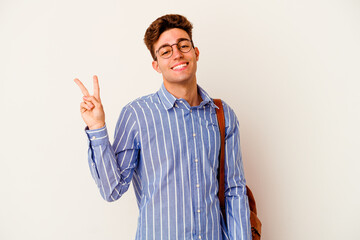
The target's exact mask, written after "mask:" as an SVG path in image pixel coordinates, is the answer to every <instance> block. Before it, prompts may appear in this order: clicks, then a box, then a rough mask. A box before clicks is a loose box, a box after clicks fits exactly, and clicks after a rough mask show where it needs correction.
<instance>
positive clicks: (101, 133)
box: [85, 124, 109, 146]
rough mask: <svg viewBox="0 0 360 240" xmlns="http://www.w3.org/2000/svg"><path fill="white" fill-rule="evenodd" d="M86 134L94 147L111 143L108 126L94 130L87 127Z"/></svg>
mask: <svg viewBox="0 0 360 240" xmlns="http://www.w3.org/2000/svg"><path fill="white" fill-rule="evenodd" d="M85 132H86V135H87V136H88V138H89V141H90V143H91V145H92V146H98V145H101V144H104V143H106V142H108V141H109V137H108V132H107V128H106V124H105V126H104V127H102V128H99V129H92V130H89V127H87V126H86V128H85Z"/></svg>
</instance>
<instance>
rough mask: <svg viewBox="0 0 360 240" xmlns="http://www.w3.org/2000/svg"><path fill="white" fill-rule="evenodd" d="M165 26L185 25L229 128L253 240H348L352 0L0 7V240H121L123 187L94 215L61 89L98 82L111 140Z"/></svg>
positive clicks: (355, 36) (73, 93)
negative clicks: (157, 28) (256, 229)
mask: <svg viewBox="0 0 360 240" xmlns="http://www.w3.org/2000/svg"><path fill="white" fill-rule="evenodd" d="M166 13H180V14H183V15H185V16H186V17H188V19H189V20H190V21H191V22H192V23H193V24H194V30H193V31H194V37H193V38H194V43H195V45H196V46H197V47H199V49H200V60H199V62H198V82H199V84H200V85H201V86H202V87H203V88H205V90H207V91H208V93H209V94H210V95H211V96H213V97H219V98H222V99H224V100H225V101H226V102H227V103H229V104H230V105H231V106H232V108H233V109H234V110H235V112H236V114H237V116H238V118H239V121H240V126H241V147H242V151H243V157H244V166H245V174H246V178H247V182H248V184H249V185H250V187H251V188H252V190H253V192H254V194H255V197H256V200H257V204H258V210H259V216H260V218H261V220H262V222H263V239H264V240H288V239H292V240H305V239H306V240H308V239H327V240H329V239H333V240H335V239H336V240H338V239H360V233H359V231H358V228H359V213H360V207H359V202H360V187H359V183H360V174H359V169H360V163H359V160H360V154H359V149H360V141H359V138H360V137H359V136H360V127H359V122H360V108H359V105H360V97H359V90H360V83H359V80H360V70H359V69H360V58H359V56H360V27H359V26H360V2H359V1H358V0H353V1H351V0H302V1H300V0H299V1H295V0H293V1H285V0H283V1H281V0H258V1H256V0H255V1H250V0H248V1H243V0H237V1H225V0H224V1H213V2H212V1H192V0H190V1H188V0H182V1H143V2H140V1H60V0H59V1H54V0H53V1H45V0H43V1H41V0H32V1H25V0H23V1H14V0H1V1H0V81H1V85H0V96H1V117H0V121H1V122H0V123H1V138H0V141H1V145H0V146H1V151H0V160H1V165H0V171H1V174H0V183H1V200H0V239H4V240H10V239H46V240H47V239H52V240H58V239H59V240H60V239H61V240H63V239H87V240H91V239H94V240H95V239H96V240H98V239H134V237H135V231H136V223H137V215H138V210H137V205H136V201H135V196H134V192H133V189H132V186H131V187H130V189H129V191H128V192H127V193H126V194H125V195H124V196H123V197H122V198H121V199H120V200H118V201H117V202H114V203H107V202H105V201H104V200H102V198H101V197H100V194H99V192H98V190H97V187H96V185H95V183H94V181H93V179H92V178H91V175H90V171H89V168H88V165H87V140H86V135H85V133H84V127H85V126H84V123H83V122H82V119H81V117H80V113H79V105H80V102H81V97H82V94H81V92H80V90H79V89H78V87H77V86H76V84H75V83H74V82H73V79H74V78H75V77H78V78H79V79H80V80H82V81H83V82H84V83H85V85H86V86H87V87H88V88H89V89H90V90H91V91H92V75H93V74H97V75H98V76H99V81H100V87H101V96H102V101H103V105H104V107H105V112H106V121H107V125H108V127H109V132H110V134H111V136H113V131H114V127H115V123H116V120H117V117H118V115H119V113H120V110H121V108H122V107H123V106H124V105H125V104H126V103H128V102H129V101H131V100H133V99H134V98H137V97H139V96H142V95H145V94H148V93H152V92H155V91H157V90H158V89H159V87H160V85H161V82H162V79H161V75H159V74H158V73H156V72H155V71H154V70H153V69H152V67H151V57H150V54H149V52H148V50H147V49H146V47H145V45H144V43H143V35H144V33H145V30H146V28H147V27H148V25H149V24H150V23H151V22H152V21H153V20H155V19H156V18H157V17H159V16H161V15H163V14H166ZM111 140H112V138H111Z"/></svg>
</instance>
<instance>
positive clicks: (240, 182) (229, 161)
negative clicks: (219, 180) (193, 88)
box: [223, 102, 251, 240]
mask: <svg viewBox="0 0 360 240" xmlns="http://www.w3.org/2000/svg"><path fill="white" fill-rule="evenodd" d="M223 105H224V114H225V120H226V121H225V209H226V217H227V227H228V234H229V237H230V239H242V240H245V239H246V240H250V239H251V225H250V210H249V202H248V197H247V195H246V181H245V176H244V169H243V162H242V155H241V149H240V132H239V122H238V119H237V117H236V115H235V113H234V111H233V110H232V109H231V108H230V107H229V106H228V105H227V104H226V103H224V102H223Z"/></svg>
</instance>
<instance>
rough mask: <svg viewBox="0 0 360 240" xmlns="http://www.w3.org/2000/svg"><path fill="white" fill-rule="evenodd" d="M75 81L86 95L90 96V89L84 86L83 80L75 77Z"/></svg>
mask: <svg viewBox="0 0 360 240" xmlns="http://www.w3.org/2000/svg"><path fill="white" fill-rule="evenodd" d="M74 82H75V83H76V84H77V85H78V86H79V88H80V90H81V92H82V93H83V94H84V95H85V96H90V94H89V92H88V90H87V89H86V87H85V86H84V84H82V82H81V81H80V80H79V79H77V78H75V79H74Z"/></svg>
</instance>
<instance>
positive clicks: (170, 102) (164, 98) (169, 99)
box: [158, 83, 218, 110]
mask: <svg viewBox="0 0 360 240" xmlns="http://www.w3.org/2000/svg"><path fill="white" fill-rule="evenodd" d="M197 87H198V91H199V94H200V96H201V99H202V102H201V103H200V105H199V107H203V106H205V105H206V104H208V103H210V105H211V106H212V107H213V108H218V106H216V105H215V103H214V101H213V100H212V98H211V97H210V96H209V94H208V93H207V92H205V90H204V89H202V88H201V87H200V86H199V85H197ZM158 95H159V98H160V101H161V102H162V103H163V104H164V106H165V108H166V109H167V110H169V109H170V108H173V107H174V105H175V102H176V100H178V99H177V98H176V97H174V96H173V95H172V94H171V93H169V91H168V90H167V89H166V88H165V86H164V83H163V84H162V85H161V87H160V89H159V91H158Z"/></svg>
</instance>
